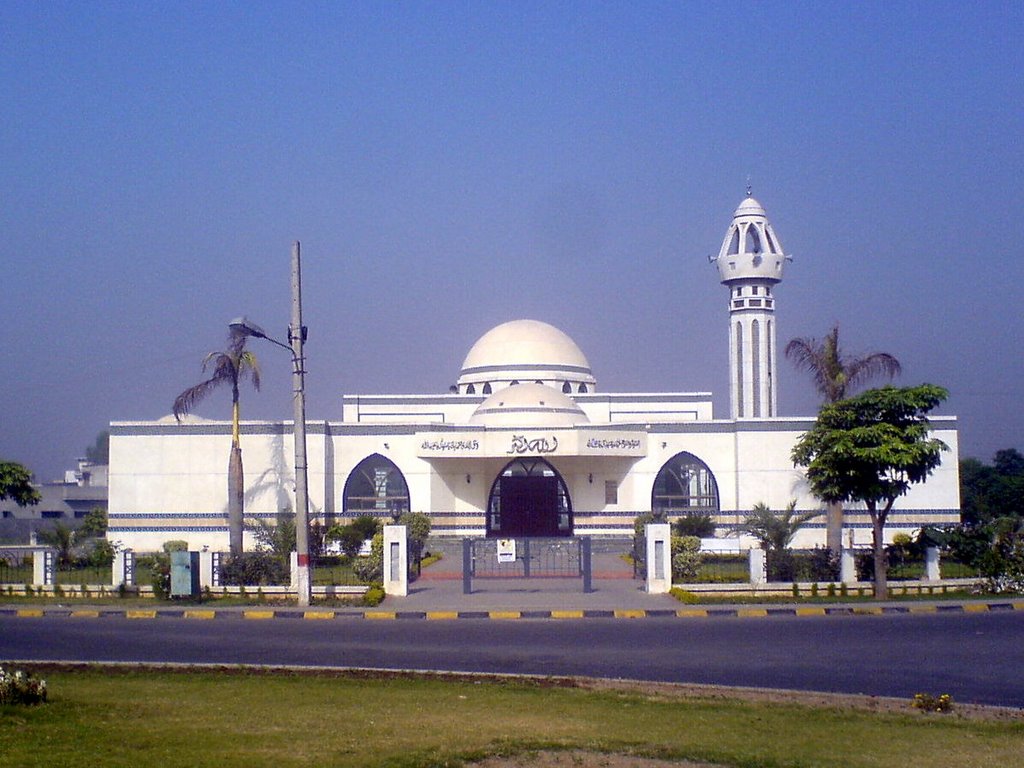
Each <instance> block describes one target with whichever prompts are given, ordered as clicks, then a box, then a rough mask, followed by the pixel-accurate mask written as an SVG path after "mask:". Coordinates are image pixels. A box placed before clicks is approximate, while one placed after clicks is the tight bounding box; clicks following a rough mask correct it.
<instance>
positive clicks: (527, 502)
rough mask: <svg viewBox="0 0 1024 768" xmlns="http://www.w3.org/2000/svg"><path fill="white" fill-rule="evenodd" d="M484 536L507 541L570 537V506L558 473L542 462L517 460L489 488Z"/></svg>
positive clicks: (566, 491)
mask: <svg viewBox="0 0 1024 768" xmlns="http://www.w3.org/2000/svg"><path fill="white" fill-rule="evenodd" d="M487 535H488V536H489V537H497V538H503V539H510V538H515V537H530V536H571V535H572V503H571V502H570V500H569V491H568V489H567V488H566V487H565V482H564V481H563V480H562V476H561V475H559V474H558V472H557V470H555V468H554V467H552V466H551V465H550V464H549V463H548V462H547V461H545V460H544V459H535V458H524V459H516V460H515V461H512V462H509V463H508V464H506V465H505V468H504V469H503V470H501V472H500V473H499V474H498V477H497V478H495V480H494V485H492V486H491V495H490V498H489V499H488V502H487Z"/></svg>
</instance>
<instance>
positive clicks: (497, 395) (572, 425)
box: [108, 195, 960, 551]
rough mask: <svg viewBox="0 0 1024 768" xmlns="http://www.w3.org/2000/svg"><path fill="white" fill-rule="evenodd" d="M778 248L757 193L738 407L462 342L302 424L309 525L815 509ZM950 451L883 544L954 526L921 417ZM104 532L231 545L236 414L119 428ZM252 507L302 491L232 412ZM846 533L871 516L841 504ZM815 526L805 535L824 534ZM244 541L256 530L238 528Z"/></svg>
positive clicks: (521, 532) (546, 531)
mask: <svg viewBox="0 0 1024 768" xmlns="http://www.w3.org/2000/svg"><path fill="white" fill-rule="evenodd" d="M786 259H787V257H786V256H785V254H784V252H783V250H782V246H781V243H780V241H779V239H778V237H777V236H776V234H775V232H774V230H773V229H772V226H771V224H770V223H769V221H768V218H767V216H766V214H765V211H764V209H763V208H762V207H761V205H760V204H759V203H758V202H757V201H756V200H754V199H753V198H752V197H750V196H749V195H748V197H747V198H746V199H745V200H744V201H743V202H742V203H741V204H740V206H739V207H738V208H737V209H736V213H735V215H734V217H733V222H732V225H731V226H730V228H729V230H728V232H727V234H726V237H725V241H724V243H723V245H722V249H721V251H720V253H719V255H718V257H717V259H715V261H716V263H717V266H718V270H719V277H720V279H721V282H722V283H723V284H724V285H725V286H726V287H727V288H728V289H729V307H728V318H729V352H728V355H729V368H730V418H728V419H715V418H714V416H713V413H712V404H711V394H710V393H707V392H674V393H645V392H630V393H605V392H602V391H601V389H600V387H599V381H598V379H597V378H596V377H595V375H594V372H593V371H592V370H591V368H590V364H589V362H588V361H587V358H586V356H585V355H584V353H583V351H582V350H580V348H579V347H578V346H577V345H576V344H575V342H573V340H572V339H571V338H570V337H569V336H568V335H566V334H565V333H564V332H562V331H561V330H559V329H557V328H555V327H553V326H551V325H548V324H547V323H543V322H539V321H536V320H514V321H511V322H506V323H502V324H501V325H498V326H496V327H494V328H492V329H491V330H490V331H488V332H487V333H485V334H484V335H483V336H481V337H480V338H479V340H478V341H477V342H476V343H475V344H474V345H473V346H472V348H471V349H470V350H469V352H468V354H467V355H466V357H465V360H464V362H463V365H462V370H461V371H460V373H459V376H458V380H457V384H456V386H455V387H453V391H452V392H449V393H446V394H420V395H381V394H373V395H344V396H343V397H342V408H341V419H340V420H327V421H307V441H308V444H307V452H308V453H307V463H308V467H309V470H308V476H309V495H310V503H311V517H312V518H313V519H320V520H321V521H324V522H326V523H328V524H329V523H330V522H333V521H338V520H347V519H351V518H353V517H355V516H357V515H360V514H367V513H369V514H374V515H378V516H381V517H385V518H389V519H390V518H391V517H392V516H396V515H398V514H401V513H402V512H404V511H413V512H423V513H426V514H428V515H430V516H431V518H432V520H433V533H434V534H435V535H451V536H496V537H502V538H506V537H513V536H569V535H594V536H624V535H631V533H632V530H633V520H634V518H635V517H636V516H637V515H639V514H641V513H644V512H651V511H656V512H664V513H665V514H667V515H668V516H669V518H676V517H679V516H682V515H710V516H711V517H712V519H713V520H714V521H715V523H716V524H717V528H718V535H719V536H722V537H738V536H739V528H740V526H741V525H742V523H743V521H744V518H745V517H746V515H747V514H748V513H749V511H750V510H751V508H752V507H753V506H754V505H755V504H758V503H759V502H763V503H765V504H767V505H769V506H770V507H771V508H772V509H777V510H781V509H783V508H784V507H785V506H786V505H787V504H789V503H790V502H791V501H792V500H794V499H795V500H796V502H797V509H798V510H801V511H805V510H806V511H809V510H818V509H821V504H820V503H819V502H818V501H817V500H815V499H814V498H813V497H812V496H811V495H810V493H809V492H808V489H807V487H806V484H805V481H804V478H803V475H802V473H801V472H800V471H799V470H798V469H796V468H794V466H793V463H792V461H791V460H790V452H791V450H792V448H793V445H794V444H795V443H796V441H797V439H798V438H799V436H800V435H801V434H802V433H804V432H806V431H807V430H808V429H810V428H811V427H812V425H813V424H814V417H813V416H809V417H797V418H791V417H780V416H778V414H777V406H776V403H777V392H776V387H775V381H776V376H775V370H776V358H777V348H778V347H777V343H776V327H775V295H774V289H775V287H776V286H777V285H778V284H779V282H780V281H781V280H782V271H783V266H784V264H785V261H786ZM932 422H933V427H934V431H935V434H936V436H937V437H939V438H940V439H941V440H943V441H944V442H945V443H946V444H947V445H948V446H949V448H950V451H949V452H947V453H945V454H944V455H943V462H942V465H941V466H940V467H939V468H938V469H937V470H936V472H935V473H934V474H933V475H932V476H931V477H930V478H929V479H928V481H927V482H926V483H924V484H922V485H919V486H915V487H914V488H913V489H912V490H911V491H910V493H909V494H907V495H906V496H905V497H903V498H901V499H900V500H899V501H898V502H897V504H896V506H895V508H894V509H893V512H892V513H891V515H890V517H889V524H888V527H887V532H888V535H889V536H891V535H892V534H893V533H896V532H899V531H906V532H910V531H913V530H916V529H918V528H920V527H921V526H922V525H925V524H931V525H939V524H948V523H955V522H958V521H959V508H960V500H959V474H958V449H957V432H956V420H955V418H953V417H937V418H934V419H933V420H932ZM110 432H111V438H110V507H109V509H110V528H109V533H108V536H109V538H111V539H113V540H117V541H120V542H122V543H123V544H124V545H125V546H127V547H131V548H133V549H135V550H137V551H146V550H154V549H158V548H159V547H160V545H161V544H162V543H163V542H164V541H167V540H170V539H183V540H186V541H188V542H189V546H190V547H191V548H193V549H196V548H201V547H204V546H206V547H210V548H211V549H214V550H226V549H227V544H228V532H227V468H228V454H229V448H230V444H231V424H230V423H229V422H226V421H224V422H220V421H206V420H202V419H198V418H191V417H190V418H188V419H187V420H186V421H184V422H183V423H181V424H179V423H177V422H176V421H175V420H174V419H173V418H172V417H169V416H168V417H165V418H163V419H161V420H159V421H151V422H114V423H113V424H111V430H110ZM242 449H243V455H244V463H245V514H246V517H247V518H249V519H252V518H263V519H273V518H275V517H276V516H277V515H278V514H279V513H280V512H282V511H285V512H287V511H290V510H291V508H292V502H293V494H294V475H293V467H292V459H293V457H294V452H293V445H292V424H291V422H243V424H242ZM846 525H847V528H848V532H847V539H848V538H849V536H850V535H852V536H854V537H855V539H856V541H857V542H858V543H867V542H869V541H870V536H871V530H870V521H869V520H868V518H867V514H866V512H864V511H863V510H858V509H856V508H852V509H849V510H848V511H847V514H846ZM824 537H825V518H824V515H822V517H821V519H820V522H817V523H812V524H811V525H809V526H808V527H807V528H806V529H805V530H804V531H802V532H801V534H800V537H799V539H798V543H799V544H804V545H813V544H824ZM246 542H247V546H248V545H249V544H251V541H250V540H249V539H248V538H247V540H246Z"/></svg>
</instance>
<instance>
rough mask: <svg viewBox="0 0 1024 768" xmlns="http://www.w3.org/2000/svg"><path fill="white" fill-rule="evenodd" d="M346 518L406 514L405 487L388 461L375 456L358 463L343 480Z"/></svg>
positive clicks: (407, 488)
mask: <svg viewBox="0 0 1024 768" xmlns="http://www.w3.org/2000/svg"><path fill="white" fill-rule="evenodd" d="M342 498H343V504H344V507H343V513H344V514H345V516H346V517H357V516H359V515H375V516H377V517H392V518H397V517H398V516H399V515H401V514H403V513H405V512H408V511H409V486H408V484H407V483H406V482H405V476H404V475H403V474H402V471H401V470H400V469H399V468H398V467H397V466H396V465H395V463H394V462H393V461H391V459H389V458H387V457H385V456H381V455H380V454H379V453H375V454H373V455H372V456H367V457H366V458H365V459H363V460H362V461H361V462H359V463H358V464H357V465H356V467H355V469H353V470H352V472H351V473H350V474H349V476H348V479H347V480H346V481H345V493H344V496H343V497H342Z"/></svg>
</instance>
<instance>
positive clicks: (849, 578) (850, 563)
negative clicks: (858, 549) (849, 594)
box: [839, 532, 857, 584]
mask: <svg viewBox="0 0 1024 768" xmlns="http://www.w3.org/2000/svg"><path fill="white" fill-rule="evenodd" d="M851 533H852V532H851ZM850 538H851V539H852V538H853V537H852V536H851V537H850ZM839 581H841V582H842V583H843V584H853V583H854V582H855V581H857V563H856V562H855V560H854V557H853V550H852V549H849V548H844V549H843V551H842V552H841V553H840V555H839Z"/></svg>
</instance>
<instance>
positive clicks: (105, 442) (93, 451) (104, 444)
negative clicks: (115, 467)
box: [85, 429, 110, 464]
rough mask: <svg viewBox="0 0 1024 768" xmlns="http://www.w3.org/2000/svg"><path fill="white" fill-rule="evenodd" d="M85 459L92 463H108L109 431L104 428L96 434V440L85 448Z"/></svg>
mask: <svg viewBox="0 0 1024 768" xmlns="http://www.w3.org/2000/svg"><path fill="white" fill-rule="evenodd" d="M85 459H86V461H88V462H90V463H92V464H109V463H110V432H109V431H108V430H106V429H104V430H103V431H102V432H100V433H99V434H98V435H96V442H94V443H93V444H92V445H90V446H89V447H88V448H86V449H85Z"/></svg>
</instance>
